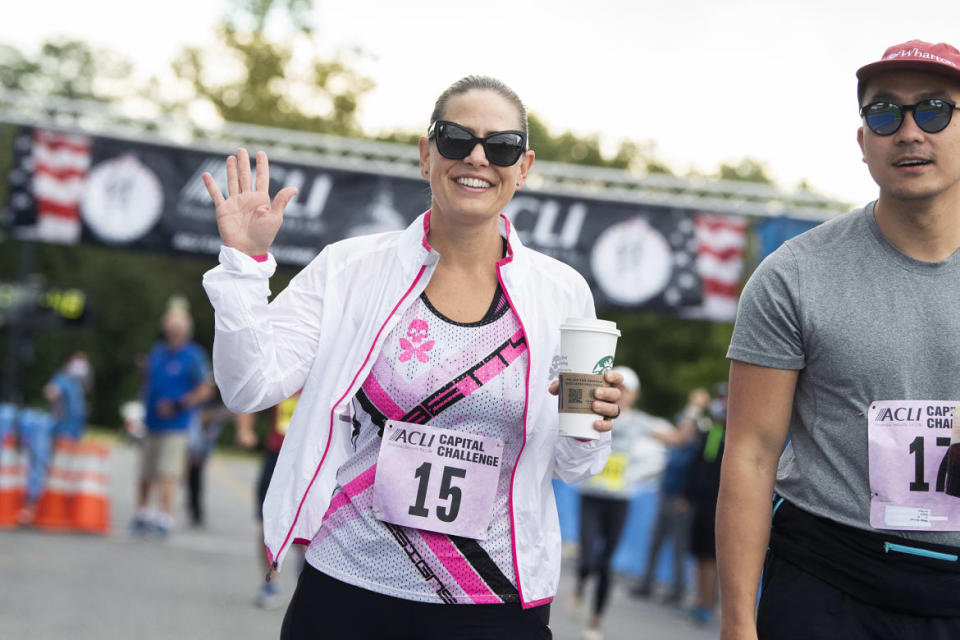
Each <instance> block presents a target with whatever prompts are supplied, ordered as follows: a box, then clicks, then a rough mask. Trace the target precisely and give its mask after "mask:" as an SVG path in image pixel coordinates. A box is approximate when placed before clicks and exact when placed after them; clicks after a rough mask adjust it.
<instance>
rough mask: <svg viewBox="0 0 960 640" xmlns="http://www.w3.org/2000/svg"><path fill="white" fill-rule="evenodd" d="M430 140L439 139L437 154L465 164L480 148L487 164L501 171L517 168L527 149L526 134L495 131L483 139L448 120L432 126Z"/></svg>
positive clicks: (437, 122) (439, 121)
mask: <svg viewBox="0 0 960 640" xmlns="http://www.w3.org/2000/svg"><path fill="white" fill-rule="evenodd" d="M427 138H429V139H431V140H433V139H436V141H437V151H439V152H440V155H442V156H443V157H444V158H448V159H450V160H463V159H464V158H466V157H467V156H469V155H470V154H471V153H473V149H474V147H476V146H477V145H478V144H481V145H483V153H484V154H486V156H487V160H489V161H490V162H491V163H493V164H495V165H497V166H499V167H512V166H513V165H515V164H516V163H517V160H519V159H520V156H522V155H523V152H524V151H525V150H526V148H527V135H526V134H525V133H524V132H523V131H495V132H493V133H491V134H490V135H488V136H487V137H485V138H480V137H477V136H475V135H473V133H472V132H471V131H470V130H469V129H466V128H465V127H462V126H460V125H459V124H457V123H455V122H449V121H447V120H437V121H436V122H434V123H433V124H432V125H430V130H429V131H427Z"/></svg>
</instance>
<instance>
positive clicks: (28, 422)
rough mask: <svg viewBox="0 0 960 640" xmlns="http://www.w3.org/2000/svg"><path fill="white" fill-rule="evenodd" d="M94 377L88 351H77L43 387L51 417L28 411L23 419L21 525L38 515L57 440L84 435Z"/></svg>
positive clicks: (19, 520)
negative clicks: (88, 394) (24, 453)
mask: <svg viewBox="0 0 960 640" xmlns="http://www.w3.org/2000/svg"><path fill="white" fill-rule="evenodd" d="M91 379H92V375H91V369H90V361H89V360H88V359H87V354H86V353H84V352H83V351H77V352H76V353H74V354H72V355H71V356H70V357H69V358H68V359H67V361H66V363H64V365H63V367H61V368H60V369H59V370H58V371H57V372H56V373H55V374H54V375H53V377H52V378H50V381H49V382H48V383H47V384H46V385H45V386H44V387H43V395H44V397H45V398H46V399H47V402H49V403H50V417H47V416H44V415H42V412H34V413H31V414H29V415H30V416H31V417H30V418H29V419H28V418H24V419H23V420H22V421H21V428H22V435H23V439H24V441H25V443H26V447H27V453H28V456H27V459H28V468H27V493H26V496H25V498H24V504H23V507H21V509H20V513H19V514H18V517H17V520H18V522H19V523H20V524H22V525H29V524H30V523H32V522H33V520H34V517H35V515H36V506H37V501H38V500H39V499H40V495H41V494H42V493H43V488H44V485H45V484H46V480H47V471H48V469H49V467H50V458H51V455H52V453H53V443H54V441H55V440H56V439H57V438H66V439H68V440H71V441H73V442H79V441H80V439H81V438H82V437H83V432H84V429H85V428H86V425H87V399H86V389H87V387H88V385H89V384H90V380H91ZM25 415H27V414H26V413H25ZM51 418H52V419H51Z"/></svg>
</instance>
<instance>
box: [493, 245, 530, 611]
mask: <svg viewBox="0 0 960 640" xmlns="http://www.w3.org/2000/svg"><path fill="white" fill-rule="evenodd" d="M512 259H513V256H512V255H511V257H510V259H509V260H506V261H504V260H500V261H499V262H497V281H498V282H499V283H500V288H502V289H503V295H505V296H506V297H507V304H509V305H510V309H511V310H512V311H513V314H514V315H515V316H516V317H517V322H519V323H520V328H521V329H522V330H523V338H524V340H526V341H527V375H526V378H525V380H524V395H523V443H522V444H521V445H520V451H519V453H517V459H516V460H515V461H514V463H513V474H511V476H510V541H511V543H512V546H513V573H514V575H515V576H516V578H517V593H518V594H519V595H520V606H521V607H522V608H526V600H525V599H524V597H523V587H522V586H521V585H520V561H519V559H518V556H517V533H516V531H517V527H516V523H515V522H514V516H513V509H514V507H513V485H514V482H515V481H516V477H517V468H518V467H519V466H520V456H522V455H523V450H524V449H525V448H526V446H527V411H528V409H529V407H530V369H531V365H532V363H533V353H532V351H533V350H532V346H531V344H530V335H529V334H528V333H527V328H526V326H524V324H523V320H522V319H521V318H520V312H519V311H517V308H516V306H514V304H513V299H512V298H511V297H510V292H509V291H507V285H506V284H505V283H504V281H503V274H502V273H501V272H500V267H501V266H502V264H506V263H507V262H509V261H510V260H512Z"/></svg>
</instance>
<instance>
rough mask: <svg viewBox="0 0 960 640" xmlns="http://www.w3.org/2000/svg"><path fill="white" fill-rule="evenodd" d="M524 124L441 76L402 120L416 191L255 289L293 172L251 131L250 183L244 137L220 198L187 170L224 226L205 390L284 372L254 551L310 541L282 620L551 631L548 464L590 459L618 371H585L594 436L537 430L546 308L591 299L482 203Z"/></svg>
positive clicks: (483, 83)
mask: <svg viewBox="0 0 960 640" xmlns="http://www.w3.org/2000/svg"><path fill="white" fill-rule="evenodd" d="M526 129H527V124H526V113H525V110H524V108H523V105H522V103H521V102H520V100H519V98H517V96H516V94H514V93H513V92H512V91H511V90H510V89H509V88H507V87H506V86H505V85H503V84H502V83H500V82H499V81H496V80H493V79H489V78H478V77H468V78H464V79H463V80H461V81H459V82H457V83H456V84H454V85H453V86H451V87H450V88H449V89H447V91H445V92H444V93H443V94H442V95H441V96H440V98H439V99H438V100H437V103H436V106H435V109H434V112H433V115H432V117H431V124H430V129H429V135H428V137H427V138H421V140H420V168H421V170H422V173H423V176H424V177H425V178H428V179H429V181H430V188H431V192H432V197H431V208H430V210H429V211H427V212H426V213H425V214H423V215H422V216H420V217H419V218H418V219H417V220H416V221H415V222H414V223H413V224H412V225H410V227H408V228H407V229H406V230H405V231H401V232H395V233H387V234H379V235H373V236H363V237H358V238H352V239H349V240H344V241H342V242H337V243H334V244H331V245H329V246H327V247H326V248H325V249H324V250H323V251H322V252H321V253H320V255H319V256H317V258H316V259H315V260H314V261H313V262H312V263H311V264H310V265H309V266H307V267H306V268H305V269H304V270H303V271H302V272H300V273H299V274H298V275H297V276H296V277H295V278H294V279H293V280H292V281H291V282H290V285H289V286H288V287H287V288H286V289H285V290H284V291H283V292H282V293H281V294H279V295H278V296H277V298H276V299H275V300H274V301H273V302H271V303H270V304H267V295H268V294H269V289H268V278H269V276H270V275H271V273H272V271H273V268H274V261H273V259H272V258H271V257H269V256H268V255H267V254H268V249H269V247H270V244H271V242H272V241H273V238H274V236H275V235H276V232H277V229H278V228H279V226H280V222H281V217H282V212H283V208H284V206H285V205H286V204H287V202H288V201H289V200H290V198H291V197H292V196H293V195H294V194H295V190H294V189H291V188H286V189H283V190H281V191H280V192H279V193H278V194H277V196H276V197H275V198H274V200H273V202H271V201H270V200H269V196H268V195H267V186H268V184H269V182H268V166H267V158H266V155H265V154H263V153H262V152H261V153H258V154H257V158H256V162H257V178H256V185H251V176H250V169H249V159H248V156H247V154H246V151H244V150H243V149H240V150H239V152H238V154H237V156H236V157H230V158H228V159H227V181H228V185H227V186H228V192H229V197H228V198H227V199H226V200H225V199H224V198H223V196H222V195H221V194H220V191H219V189H218V188H217V186H216V184H215V183H214V182H213V179H212V177H211V176H210V175H209V174H205V175H204V182H205V183H206V185H207V188H208V190H209V192H210V195H211V197H212V198H213V200H214V202H215V204H216V207H217V222H218V225H219V229H220V234H221V238H222V239H223V244H224V245H225V247H224V248H223V249H222V250H221V254H220V263H221V264H220V266H219V267H217V268H216V269H214V270H212V271H210V272H209V273H207V274H206V276H205V277H204V286H205V287H206V290H207V293H208V295H209V296H210V300H211V302H212V303H213V306H214V308H215V310H216V341H215V344H214V368H215V372H216V378H217V382H218V384H219V386H220V389H221V391H222V393H223V397H224V400H225V401H226V403H227V405H228V406H229V407H230V408H231V409H233V410H235V411H243V412H250V411H258V410H260V409H263V408H266V407H269V406H271V405H273V404H275V403H277V402H279V401H280V400H282V399H283V398H285V397H287V396H289V395H291V394H292V393H293V392H295V391H297V390H298V389H300V388H301V387H302V388H303V393H302V395H301V399H300V403H299V405H298V406H297V409H296V412H295V413H294V416H293V419H292V421H291V424H290V427H289V430H288V432H287V436H286V439H285V441H284V443H283V447H282V449H281V452H280V457H279V460H278V463H277V468H276V471H275V472H274V475H273V479H272V481H271V484H270V488H269V490H268V493H267V499H266V503H265V504H264V529H265V539H266V544H267V553H268V555H269V556H270V559H271V561H272V563H273V567H274V568H279V565H280V563H281V562H282V560H283V557H284V555H285V554H286V552H287V551H288V550H289V548H290V545H291V544H298V543H299V544H307V545H309V546H308V549H307V553H306V560H307V565H306V567H305V568H304V572H303V574H301V577H300V581H299V583H298V586H297V591H296V593H295V594H294V596H293V599H292V601H291V603H290V606H289V609H288V611H287V615H286V618H285V620H284V625H283V631H282V637H284V638H319V637H330V638H339V637H353V638H392V637H398V638H452V637H456V638H517V639H523V638H549V637H550V632H549V629H548V627H547V623H548V620H549V602H550V601H551V600H552V598H553V596H554V593H555V591H556V586H557V582H558V580H559V573H560V531H559V526H558V521H557V513H556V506H555V504H554V501H553V493H552V488H551V477H552V476H557V477H560V478H562V479H564V480H566V481H568V482H575V481H577V480H580V479H582V478H584V477H587V476H589V475H591V474H593V473H597V472H599V471H600V470H601V469H602V468H603V465H604V463H605V461H606V457H607V454H608V452H609V435H608V434H606V432H608V431H609V430H610V429H611V428H612V422H611V421H610V420H609V419H606V418H612V417H614V416H616V415H617V413H618V409H617V404H616V403H617V401H618V399H619V397H620V390H619V389H618V388H616V387H615V386H614V387H605V388H602V389H598V390H597V392H596V398H597V400H596V402H594V406H593V409H594V411H595V412H597V413H598V414H599V415H600V417H601V418H605V419H600V420H598V421H597V422H596V423H595V428H596V430H597V431H599V432H601V433H600V436H601V437H600V438H599V439H597V440H588V441H578V440H575V439H571V438H560V437H559V436H558V433H557V407H556V400H554V399H552V398H551V397H550V395H549V393H548V385H549V388H550V390H551V392H552V393H555V392H556V387H555V383H553V384H551V382H550V366H551V363H552V361H553V358H554V356H555V355H557V354H558V352H559V337H560V323H561V321H562V320H563V319H564V318H566V317H568V316H587V317H593V315H594V309H593V300H592V298H591V296H590V291H589V289H588V287H587V284H586V282H585V281H584V280H583V278H582V277H580V276H579V275H578V274H577V273H576V272H575V271H574V270H573V269H571V268H570V267H568V266H566V265H564V264H562V263H560V262H557V261H555V260H553V259H551V258H548V257H546V256H543V255H540V254H537V253H535V252H533V251H530V250H528V249H525V248H524V247H523V246H522V245H521V244H520V240H519V239H518V238H517V234H516V233H515V232H514V231H513V229H512V227H511V225H510V222H509V221H508V220H507V219H506V218H505V217H503V216H502V215H501V213H500V212H501V211H502V210H503V208H504V207H505V206H506V204H507V203H508V202H509V201H510V198H511V197H513V194H514V192H515V191H516V190H517V189H518V188H519V187H521V186H522V185H523V183H524V181H525V180H526V178H527V174H528V172H529V170H530V167H531V165H532V164H533V158H534V154H533V151H531V150H529V149H528V148H527V144H526V138H527V132H526ZM475 136H480V137H475ZM254 186H255V188H253V187H254ZM606 381H607V382H608V383H610V384H613V385H616V384H617V383H619V381H620V377H619V376H618V375H616V374H610V373H608V374H607V376H606ZM418 523H422V525H420V526H418ZM445 605H447V606H445ZM449 605H471V606H449Z"/></svg>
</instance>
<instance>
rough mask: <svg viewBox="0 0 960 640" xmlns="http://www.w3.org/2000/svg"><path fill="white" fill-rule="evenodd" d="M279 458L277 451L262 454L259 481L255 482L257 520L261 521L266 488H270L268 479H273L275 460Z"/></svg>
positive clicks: (267, 451)
mask: <svg viewBox="0 0 960 640" xmlns="http://www.w3.org/2000/svg"><path fill="white" fill-rule="evenodd" d="M279 457H280V452H279V451H270V450H269V449H268V450H266V451H264V452H263V458H262V461H261V463H260V479H259V480H257V520H263V501H264V500H266V498H267V487H269V486H270V478H272V477H273V470H274V469H275V468H276V466H277V458H279Z"/></svg>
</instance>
